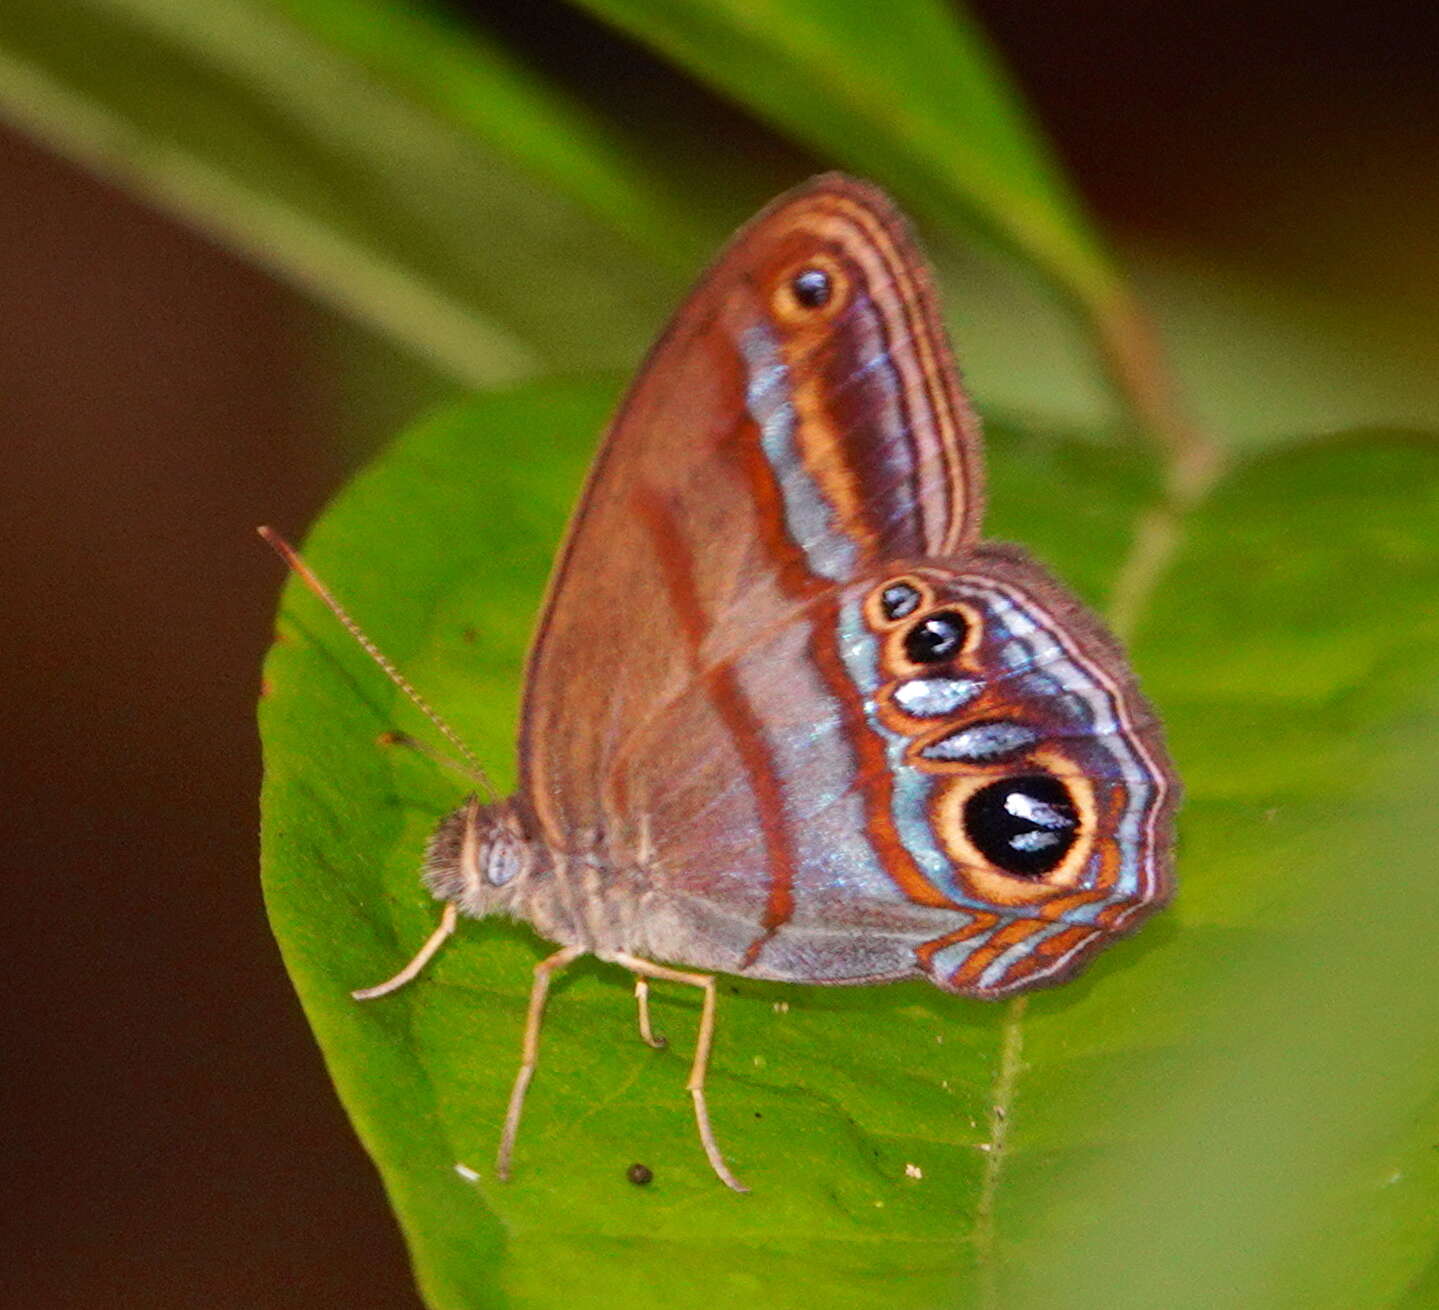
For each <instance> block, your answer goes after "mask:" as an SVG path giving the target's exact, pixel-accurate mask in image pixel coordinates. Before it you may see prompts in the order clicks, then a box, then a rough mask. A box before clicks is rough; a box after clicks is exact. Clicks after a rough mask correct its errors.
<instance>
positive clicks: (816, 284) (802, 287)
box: [789, 268, 834, 309]
mask: <svg viewBox="0 0 1439 1310" xmlns="http://www.w3.org/2000/svg"><path fill="white" fill-rule="evenodd" d="M789 289H790V291H791V292H792V293H793V295H794V298H795V301H796V303H798V304H799V305H802V306H803V307H804V308H805V309H823V308H824V307H825V306H826V305H827V304H829V300H830V297H831V296H832V295H833V294H834V283H833V282H832V281H831V280H830V276H829V274H828V273H826V272H825V271H824V269H822V268H802V269H801V270H800V271H799V272H798V273H796V274H795V275H794V277H792V278H791V279H790V283H789Z"/></svg>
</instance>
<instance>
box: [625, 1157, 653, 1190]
mask: <svg viewBox="0 0 1439 1310" xmlns="http://www.w3.org/2000/svg"><path fill="white" fill-rule="evenodd" d="M654 1176H655V1174H654V1170H653V1169H651V1168H650V1167H649V1165H647V1164H640V1163H639V1162H638V1161H636V1162H635V1163H634V1164H632V1165H630V1167H629V1168H628V1169H626V1170H625V1177H626V1178H628V1179H629V1180H630V1182H632V1183H633V1184H634V1185H635V1186H636V1187H645V1186H647V1185H648V1184H649V1183H651V1182H653V1181H654Z"/></svg>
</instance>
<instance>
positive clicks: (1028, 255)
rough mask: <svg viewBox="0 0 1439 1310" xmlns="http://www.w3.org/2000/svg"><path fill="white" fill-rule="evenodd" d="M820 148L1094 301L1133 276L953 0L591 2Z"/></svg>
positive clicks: (1101, 299) (1109, 296) (585, 3)
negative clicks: (1103, 240) (1123, 270)
mask: <svg viewBox="0 0 1439 1310" xmlns="http://www.w3.org/2000/svg"><path fill="white" fill-rule="evenodd" d="M580 3H582V4H583V6H584V7H585V8H587V9H590V10H592V11H594V12H595V13H597V14H600V15H601V16H603V17H605V18H607V19H608V20H609V21H610V22H612V23H614V24H615V25H617V26H619V27H622V28H623V29H624V30H625V31H627V32H629V33H630V34H631V35H633V36H634V37H635V38H636V39H638V40H640V41H643V42H645V43H646V44H648V45H651V46H654V47H655V48H656V49H658V50H660V51H662V52H663V53H664V54H666V55H668V56H669V57H670V58H672V59H674V60H675V61H676V62H678V63H680V64H682V65H683V66H684V67H686V68H688V69H689V70H691V71H692V72H694V73H695V74H697V75H698V76H700V77H701V78H703V79H704V80H705V81H707V82H709V83H711V84H712V85H714V86H716V87H718V88H719V89H721V90H722V91H724V92H725V93H726V94H728V95H730V96H732V97H734V98H735V99H736V100H738V101H739V102H740V103H742V104H744V105H746V106H748V107H749V108H751V109H754V110H756V111H757V112H759V113H760V114H762V115H763V116H764V117H765V118H766V119H768V120H769V121H770V122H772V123H774V124H775V125H776V126H778V127H779V128H780V129H781V130H783V131H784V132H786V133H788V134H789V135H792V136H794V137H796V138H797V139H799V140H801V141H804V142H805V143H806V144H807V145H809V146H811V147H812V148H814V149H815V150H817V151H818V152H819V153H821V154H822V155H825V156H827V157H830V158H834V159H838V160H841V161H843V162H844V163H845V164H846V166H848V167H850V168H853V169H855V170H857V171H858V172H860V173H863V174H865V175H867V176H870V177H873V178H875V179H877V180H878V181H880V182H883V183H884V184H885V185H887V186H891V187H893V188H895V190H897V191H898V192H899V193H900V194H901V195H903V196H904V197H905V198H906V200H907V202H909V203H911V204H913V205H915V206H917V207H918V208H920V209H921V210H922V211H924V212H925V213H927V214H929V215H930V216H932V217H935V218H936V219H938V220H940V221H942V222H944V223H947V224H949V223H953V222H954V221H955V219H956V216H963V217H964V218H966V219H967V220H968V221H969V222H970V223H971V224H972V225H973V226H974V227H976V228H978V229H979V230H980V231H982V232H984V233H985V234H986V235H988V236H989V237H990V238H991V239H993V240H994V241H996V242H998V243H999V244H1000V245H1002V246H1003V247H1004V248H1006V249H1008V250H1010V251H1013V252H1015V253H1017V254H1018V255H1019V256H1020V257H1021V258H1022V259H1023V260H1024V262H1025V263H1026V264H1029V265H1032V266H1033V267H1035V268H1037V269H1038V270H1039V271H1040V272H1041V273H1042V274H1043V275H1044V276H1046V277H1047V278H1049V279H1050V280H1051V281H1052V282H1053V283H1054V284H1055V285H1057V286H1058V287H1060V288H1061V289H1063V290H1064V291H1066V292H1067V293H1069V294H1070V295H1072V296H1073V297H1074V298H1076V299H1077V300H1079V301H1081V302H1083V303H1087V304H1090V305H1091V306H1092V305H1096V304H1099V303H1101V302H1106V301H1108V300H1110V299H1112V298H1113V297H1114V296H1115V295H1116V294H1117V293H1118V291H1119V288H1120V286H1121V284H1122V278H1121V277H1120V275H1119V273H1118V272H1117V270H1116V269H1115V268H1114V267H1113V265H1112V264H1111V263H1110V262H1109V260H1108V258H1107V256H1106V255H1105V253H1104V252H1103V250H1102V248H1101V246H1100V244H1099V242H1098V240H1097V239H1096V238H1095V237H1094V235H1093V233H1092V231H1091V229H1090V227H1089V225H1088V223H1087V221H1086V220H1085V218H1084V216H1083V214H1082V212H1081V209H1080V206H1079V204H1078V203H1077V201H1076V200H1075V198H1074V196H1073V194H1072V193H1071V192H1070V190H1069V188H1068V186H1067V185H1066V183H1065V181H1064V178H1063V175H1062V174H1061V172H1060V170H1059V169H1058V167H1057V166H1056V165H1055V163H1054V162H1053V160H1052V159H1051V158H1050V155H1049V151H1048V148H1047V146H1046V144H1045V142H1044V140H1043V138H1042V137H1041V135H1040V134H1039V133H1038V131H1036V130H1035V128H1034V127H1033V126H1032V124H1031V122H1030V120H1029V116H1028V114H1027V112H1026V110H1025V108H1024V105H1023V102H1022V100H1021V99H1020V97H1019V95H1018V94H1017V93H1016V91H1015V90H1014V88H1013V87H1012V86H1011V85H1010V83H1009V81H1008V79H1007V78H1006V76H1005V74H1004V72H1003V70H1002V69H1001V68H1000V66H999V63H998V61H997V60H996V59H995V58H994V56H993V54H992V53H991V51H990V49H989V45H988V43H987V42H986V41H985V39H984V38H983V36H982V35H981V33H980V32H979V30H978V28H977V27H975V26H974V24H973V23H971V22H970V21H969V19H968V17H967V16H966V15H965V13H964V11H963V10H962V9H961V8H960V7H958V6H957V5H953V4H946V3H943V2H942V0H910V2H909V3H907V4H903V5H892V6H887V7H886V8H885V9H883V11H879V10H876V8H875V6H874V5H873V4H872V3H869V2H868V0H761V2H759V3H756V2H755V0H690V2H689V3H685V4H674V3H671V2H670V0H580Z"/></svg>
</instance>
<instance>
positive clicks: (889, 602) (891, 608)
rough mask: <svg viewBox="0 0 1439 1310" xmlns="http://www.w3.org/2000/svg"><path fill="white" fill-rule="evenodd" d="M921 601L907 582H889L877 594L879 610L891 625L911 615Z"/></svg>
mask: <svg viewBox="0 0 1439 1310" xmlns="http://www.w3.org/2000/svg"><path fill="white" fill-rule="evenodd" d="M921 599H923V598H922V597H921V596H920V594H919V592H917V591H916V590H915V589H914V588H913V587H911V586H910V585H909V583H907V582H891V583H890V584H889V585H888V586H886V587H885V589H884V590H883V591H882V592H880V594H879V608H880V611H881V612H882V613H883V614H884V617H885V618H887V619H888V620H889V621H890V622H891V623H893V622H895V621H896V620H897V619H902V618H904V617H905V615H907V614H913V613H914V612H915V610H917V609H918V608H919V602H920V600H921Z"/></svg>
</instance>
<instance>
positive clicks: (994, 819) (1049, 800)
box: [964, 774, 1079, 878]
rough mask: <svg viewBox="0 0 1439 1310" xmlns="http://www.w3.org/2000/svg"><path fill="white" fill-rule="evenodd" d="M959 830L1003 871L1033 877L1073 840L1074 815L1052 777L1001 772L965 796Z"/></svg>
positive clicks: (1076, 831)
mask: <svg viewBox="0 0 1439 1310" xmlns="http://www.w3.org/2000/svg"><path fill="white" fill-rule="evenodd" d="M964 830H965V833H966V834H967V835H968V837H969V840H970V841H971V842H973V843H974V845H975V848H976V849H977V850H978V851H979V852H980V854H981V855H983V856H984V857H985V859H987V860H989V861H990V862H991V863H993V864H996V865H998V866H999V867H1000V868H1001V869H1003V870H1004V871H1005V872H1006V873H1012V874H1014V875H1015V877H1017V878H1037V877H1039V876H1040V875H1042V874H1046V873H1048V872H1049V871H1050V870H1051V869H1053V868H1054V867H1055V866H1056V865H1058V864H1059V862H1060V861H1061V860H1062V859H1064V857H1065V855H1066V854H1067V853H1068V851H1069V848H1070V847H1071V846H1073V845H1074V839H1075V838H1076V837H1077V836H1078V835H1079V816H1078V814H1076V813H1075V809H1074V803H1073V801H1071V800H1070V797H1069V792H1068V790H1066V788H1065V786H1064V784H1063V783H1062V782H1060V781H1059V779H1058V778H1053V777H1050V776H1049V775H1048V774H1036V775H1031V776H1028V777H1018V778H1001V779H1000V780H999V781H998V782H992V783H990V784H989V786H987V787H981V788H980V789H979V790H978V791H977V792H975V793H974V795H973V796H971V797H970V798H969V799H968V800H967V801H965V803H964Z"/></svg>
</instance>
